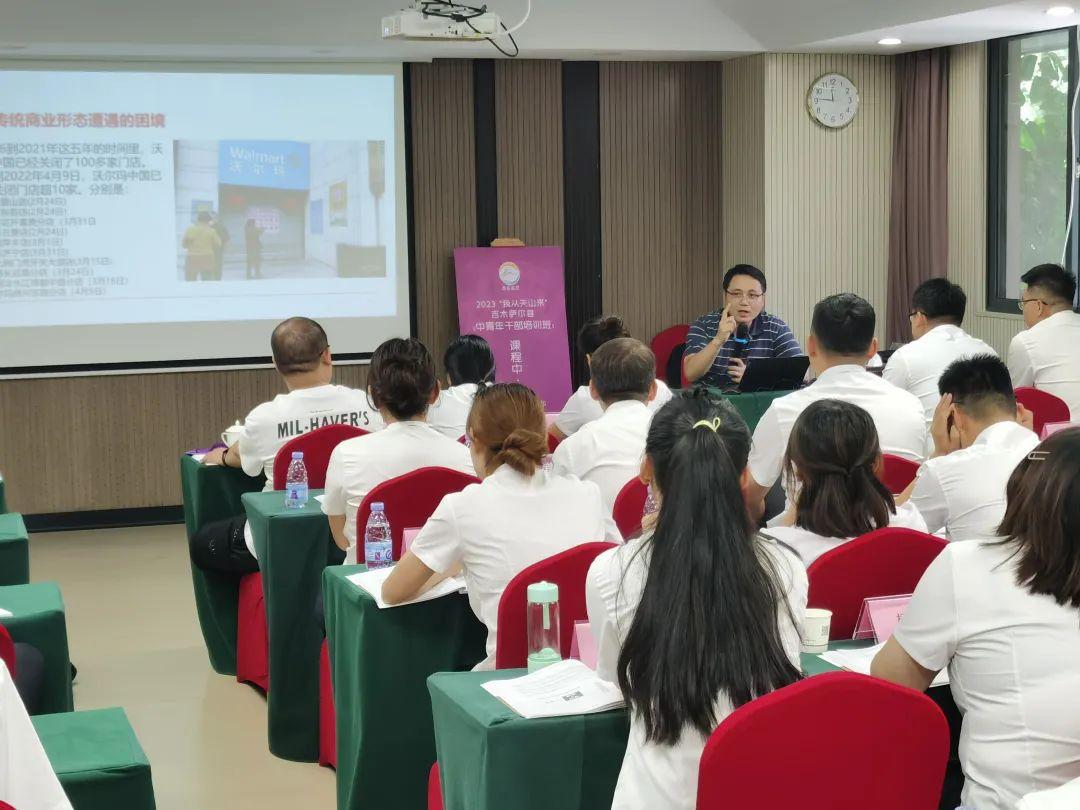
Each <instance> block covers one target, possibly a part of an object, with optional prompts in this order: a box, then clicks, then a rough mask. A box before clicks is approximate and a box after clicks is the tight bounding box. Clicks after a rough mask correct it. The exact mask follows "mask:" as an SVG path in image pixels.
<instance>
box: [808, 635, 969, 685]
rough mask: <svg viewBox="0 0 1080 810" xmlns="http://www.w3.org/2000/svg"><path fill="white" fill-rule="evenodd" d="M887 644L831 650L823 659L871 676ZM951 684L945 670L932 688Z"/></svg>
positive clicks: (825, 653)
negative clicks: (875, 658) (877, 656)
mask: <svg viewBox="0 0 1080 810" xmlns="http://www.w3.org/2000/svg"><path fill="white" fill-rule="evenodd" d="M884 646H885V644H884V643H882V644H875V645H874V646H873V647H859V648H858V649H855V650H829V651H828V652H823V653H822V654H821V658H822V660H823V661H828V662H829V663H830V664H833V665H834V666H838V667H840V668H841V669H846V670H848V671H849V672H858V673H859V674H860V675H869V674H870V664H871V663H873V661H874V656H875V655H877V654H878V652H879V651H880V650H881V648H882V647H884ZM948 683H949V670H947V669H943V670H941V672H939V673H938V674H937V677H936V678H934V680H933V682H932V683H931V684H930V685H931V686H947V685H948Z"/></svg>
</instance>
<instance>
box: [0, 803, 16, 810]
mask: <svg viewBox="0 0 1080 810" xmlns="http://www.w3.org/2000/svg"><path fill="white" fill-rule="evenodd" d="M0 810H15V808H14V807H12V806H11V805H10V804H8V803H7V802H0Z"/></svg>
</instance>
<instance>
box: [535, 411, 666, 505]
mask: <svg viewBox="0 0 1080 810" xmlns="http://www.w3.org/2000/svg"><path fill="white" fill-rule="evenodd" d="M652 416H653V412H652V411H650V410H649V409H648V407H647V406H646V405H645V403H643V402H637V401H636V400H624V401H622V402H615V403H612V404H611V405H610V406H609V407H608V409H607V410H606V411H604V413H603V415H602V416H601V417H600V418H599V419H597V420H596V421H595V422H589V423H588V424H587V425H584V426H583V427H582V428H581V430H579V431H578V432H577V433H575V434H574V435H573V436H568V437H567V438H566V439H564V440H563V441H562V443H561V444H560V445H559V446H558V447H556V448H555V452H554V453H553V454H552V457H551V458H552V464H553V469H554V471H555V472H556V473H557V474H558V475H573V476H577V477H578V478H580V479H581V480H582V481H593V482H594V483H596V485H597V486H599V487H600V492H601V494H602V495H603V497H604V508H605V509H607V511H608V513H609V514H610V513H611V508H612V507H613V506H614V505H615V498H616V497H618V495H619V492H620V490H622V488H623V487H624V486H626V482H627V481H629V480H630V479H632V478H635V477H637V475H638V474H639V473H640V472H641V460H642V458H644V456H645V439H646V437H647V436H648V434H649V424H650V422H652Z"/></svg>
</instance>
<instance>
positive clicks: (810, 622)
mask: <svg viewBox="0 0 1080 810" xmlns="http://www.w3.org/2000/svg"><path fill="white" fill-rule="evenodd" d="M831 625H832V611H831V610H823V609H822V608H807V609H806V618H805V619H804V621H803V631H802V651H803V652H804V653H823V652H825V651H826V650H827V649H829V627H830V626H831Z"/></svg>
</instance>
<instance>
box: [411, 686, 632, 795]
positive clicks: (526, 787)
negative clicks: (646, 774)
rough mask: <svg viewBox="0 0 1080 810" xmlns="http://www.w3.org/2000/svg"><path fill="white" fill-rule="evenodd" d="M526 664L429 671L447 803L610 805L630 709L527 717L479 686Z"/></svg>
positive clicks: (628, 728)
mask: <svg viewBox="0 0 1080 810" xmlns="http://www.w3.org/2000/svg"><path fill="white" fill-rule="evenodd" d="M525 673H526V670H524V669H508V670H500V671H498V672H460V673H446V672H441V673H439V674H436V675H432V676H431V677H430V678H428V691H429V692H430V693H431V709H432V713H433V715H434V719H435V744H436V748H437V749H438V755H439V757H438V758H439V775H440V777H441V780H442V788H443V797H444V807H445V808H446V810H508V808H513V810H551V808H560V810H570V808H581V809H582V810H599V808H608V807H611V799H612V796H614V794H615V784H616V782H617V781H618V778H619V769H620V768H621V767H622V760H623V754H624V752H625V751H626V740H627V736H628V734H629V731H630V719H629V713H628V712H627V710H626V709H616V710H614V711H610V712H603V713H602V714H586V715H577V716H574V717H546V718H541V719H537V720H526V719H524V718H522V717H520V716H519V715H517V714H515V713H514V712H513V711H511V710H510V709H509V708H508V707H507V706H506V705H505V704H504V703H502V702H501V701H499V700H497V699H496V698H494V697H492V696H491V695H489V694H488V693H487V692H485V691H484V690H483V689H481V688H480V685H481V684H482V683H484V682H486V681H493V680H505V679H508V678H517V677H520V676H522V675H524V674H525Z"/></svg>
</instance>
